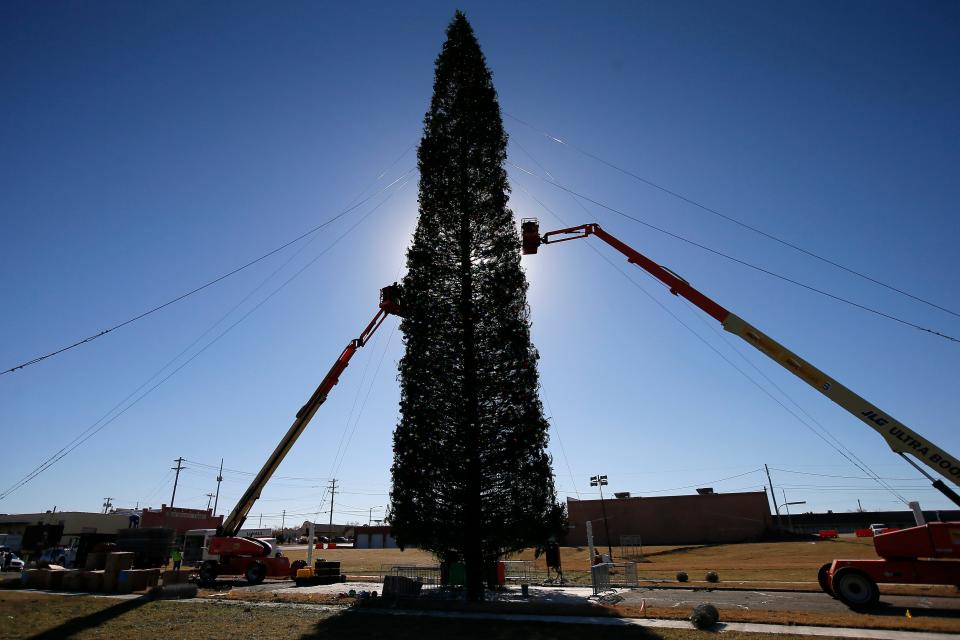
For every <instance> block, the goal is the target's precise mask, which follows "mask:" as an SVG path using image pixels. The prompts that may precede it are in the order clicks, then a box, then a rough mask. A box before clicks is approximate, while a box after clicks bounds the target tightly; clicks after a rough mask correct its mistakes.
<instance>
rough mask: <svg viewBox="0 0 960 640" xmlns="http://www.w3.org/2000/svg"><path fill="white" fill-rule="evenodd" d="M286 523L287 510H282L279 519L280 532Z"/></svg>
mask: <svg viewBox="0 0 960 640" xmlns="http://www.w3.org/2000/svg"><path fill="white" fill-rule="evenodd" d="M286 523H287V510H286V509H284V510H283V515H282V516H281V517H280V531H283V525H285V524H286Z"/></svg>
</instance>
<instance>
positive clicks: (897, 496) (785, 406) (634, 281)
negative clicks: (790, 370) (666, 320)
mask: <svg viewBox="0 0 960 640" xmlns="http://www.w3.org/2000/svg"><path fill="white" fill-rule="evenodd" d="M517 184H520V183H517ZM520 186H521V189H522V190H523V191H524V192H525V193H526V194H527V195H528V196H529V197H530V198H532V199H533V200H534V201H535V202H536V203H537V204H539V205H540V206H541V207H542V208H543V209H544V210H546V211H547V212H549V213H550V214H551V215H553V216H554V217H556V218H557V220H559V221H560V222H561V224H566V222H564V221H563V219H562V218H561V217H560V216H559V215H558V214H557V213H556V212H555V211H553V210H552V209H551V208H550V207H548V206H547V205H546V204H545V203H543V202H542V201H541V200H540V199H539V198H537V197H536V196H534V195H533V194H532V193H530V191H529V190H527V189H526V188H525V187H524V186H523V185H522V184H521V185H520ZM587 246H588V247H590V249H592V250H593V251H594V253H596V254H597V255H598V256H600V258H602V259H603V260H604V262H606V263H607V264H609V265H610V266H611V267H613V268H614V269H615V270H616V271H617V272H618V273H620V274H621V275H622V276H623V277H624V278H626V279H627V281H628V282H630V283H631V284H632V285H633V286H635V287H637V288H638V289H639V290H640V292H641V293H643V294H644V295H645V296H646V297H647V298H648V299H650V300H651V301H653V302H654V303H655V304H656V305H657V306H658V307H660V308H661V309H662V310H664V311H665V312H666V313H667V314H669V315H670V316H671V317H672V318H673V319H674V320H676V321H677V322H679V323H680V324H681V325H682V326H683V327H684V328H685V329H687V331H689V332H690V333H691V334H693V336H694V337H696V338H697V339H698V340H699V341H700V342H702V343H703V344H704V345H706V346H707V347H708V348H709V349H710V350H711V351H713V352H714V353H715V354H716V355H718V356H719V357H720V358H721V359H722V360H724V361H725V362H726V363H727V364H728V365H730V366H731V367H733V369H735V370H736V371H737V372H738V373H739V374H740V375H741V376H743V377H744V378H746V379H747V381H749V382H750V383H751V384H753V385H754V386H755V387H757V388H758V389H759V390H760V391H761V392H763V393H764V394H765V395H766V396H768V397H769V398H770V399H771V400H773V401H774V402H776V403H777V404H778V405H780V407H781V408H783V409H784V410H785V411H786V412H787V413H789V414H790V415H791V416H793V417H794V419H796V420H797V421H798V422H800V424H802V425H803V426H804V427H806V428H807V429H808V430H810V432H811V433H813V434H814V435H816V436H817V437H818V438H820V439H821V440H823V441H824V442H825V443H826V444H827V445H828V446H829V447H830V448H832V449H833V450H834V451H836V452H837V453H838V454H840V455H841V456H842V457H843V458H845V459H846V460H847V461H848V462H850V463H851V464H853V465H854V466H856V467H857V468H858V469H860V470H861V471H863V472H864V473H867V474H869V472H868V471H867V470H866V469H863V468H862V467H861V466H860V465H859V464H858V463H857V462H856V461H855V460H854V459H853V458H852V457H851V456H849V455H847V453H845V452H844V451H843V449H841V448H839V447H838V446H836V445H835V444H834V443H833V442H831V441H830V440H829V439H828V438H826V437H825V436H824V435H823V434H821V433H820V432H819V431H817V430H816V429H814V428H813V427H812V426H811V425H809V424H808V423H807V422H806V421H805V420H804V419H803V418H801V417H800V416H799V415H798V414H797V413H795V412H794V411H793V410H792V409H790V407H788V406H787V405H786V404H784V403H783V401H781V400H780V399H779V398H777V397H776V396H775V395H773V394H772V393H771V392H770V391H769V390H768V389H766V388H765V387H764V386H763V385H761V384H760V383H759V382H757V381H756V380H754V379H753V378H752V377H750V375H749V374H747V372H745V371H744V370H743V369H741V368H740V367H738V366H737V365H736V364H735V363H734V362H733V361H732V360H730V359H729V358H728V357H727V356H726V355H724V354H723V352H721V351H720V350H719V349H717V348H716V347H715V346H714V345H713V344H711V343H710V342H709V341H707V340H706V339H705V338H704V337H703V336H701V335H700V334H699V333H697V332H696V331H694V329H693V327H691V326H690V325H689V324H687V323H686V322H684V321H683V320H682V319H681V318H680V317H679V316H678V315H677V314H675V313H674V312H673V311H672V310H671V309H669V308H668V307H667V306H666V305H664V304H663V303H662V302H661V301H660V300H658V299H657V298H655V297H654V296H653V295H652V294H651V293H650V292H649V291H647V290H646V288H645V287H643V285H641V284H640V283H639V282H637V281H636V280H634V279H633V278H632V277H631V276H630V275H629V274H627V273H626V272H624V271H623V270H622V269H621V268H620V267H619V266H618V265H617V264H615V263H614V262H613V261H612V260H611V259H610V258H608V257H607V256H606V255H604V254H603V253H601V252H600V250H599V249H597V248H596V247H595V246H593V245H592V244H590V243H587ZM888 490H889V491H890V492H891V493H892V494H893V495H894V496H895V497H896V498H898V499H899V500H900V501H901V502H903V503H904V504H907V503H908V502H907V500H906V499H905V498H904V497H903V496H901V495H900V494H899V493H897V492H896V491H894V490H893V489H892V488H890V489H888Z"/></svg>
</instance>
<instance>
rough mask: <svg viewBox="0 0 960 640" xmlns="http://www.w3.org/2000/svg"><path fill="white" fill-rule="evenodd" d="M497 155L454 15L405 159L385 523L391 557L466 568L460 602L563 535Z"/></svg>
mask: <svg viewBox="0 0 960 640" xmlns="http://www.w3.org/2000/svg"><path fill="white" fill-rule="evenodd" d="M506 148H507V136H506V133H505V131H504V129H503V122H502V120H501V118H500V107H499V105H498V103H497V95H496V91H495V90H494V87H493V82H492V79H491V74H490V71H489V70H488V69H487V66H486V62H485V60H484V56H483V53H482V52H481V50H480V45H479V44H478V42H477V39H476V37H475V36H474V33H473V29H472V28H471V26H470V24H469V23H468V22H467V19H466V17H465V16H464V15H463V14H462V13H461V12H459V11H458V12H457V13H456V15H455V16H454V18H453V21H452V22H451V23H450V25H449V27H448V28H447V40H446V42H445V43H444V45H443V49H442V51H441V53H440V55H439V57H438V58H437V61H436V78H435V81H434V93H433V98H432V100H431V103H430V110H429V111H428V112H427V114H426V116H425V118H424V134H423V138H422V140H421V142H420V147H419V149H418V162H419V168H420V194H419V197H420V217H419V222H418V225H417V229H416V231H415V233H414V236H413V242H412V244H411V246H410V248H409V250H408V252H407V275H406V277H405V278H404V282H403V284H404V306H405V317H404V318H403V320H402V322H401V325H400V327H401V330H402V332H403V335H404V344H405V346H406V353H405V355H404V356H403V358H402V360H401V361H400V383H401V399H400V413H401V418H400V423H399V424H398V425H397V428H396V431H395V433H394V462H393V466H392V469H391V473H392V481H393V486H392V490H391V508H390V512H389V516H388V519H389V522H390V525H391V527H392V530H393V533H394V535H395V536H396V538H397V542H398V543H399V544H400V546H401V547H405V546H414V545H415V546H419V547H421V548H424V549H427V550H430V551H432V552H434V553H435V554H437V556H438V557H439V558H440V559H441V561H443V562H446V563H452V562H463V563H465V565H466V578H467V596H468V598H469V599H471V600H478V599H482V597H483V593H484V581H485V579H486V578H488V576H490V571H491V567H492V565H493V563H494V562H495V561H496V560H497V559H498V558H500V557H502V556H503V555H505V554H507V553H511V552H514V551H517V550H520V549H523V548H526V547H531V546H534V547H541V546H543V545H544V544H545V543H546V541H547V539H548V538H549V537H550V536H551V535H560V534H561V530H562V529H563V527H564V523H565V514H564V509H563V507H562V506H560V505H558V504H557V502H556V492H555V489H554V479H553V471H552V469H551V460H550V457H549V455H548V454H547V440H548V436H547V428H548V424H547V421H546V419H545V418H544V416H543V407H542V405H541V403H540V399H539V396H538V389H539V382H538V374H537V368H536V362H537V358H538V355H537V352H536V350H535V349H534V348H533V346H532V344H531V342H530V323H529V312H528V308H527V301H526V292H527V282H526V278H525V276H524V274H523V272H522V271H521V269H520V250H519V249H520V242H519V238H518V235H517V230H516V227H515V225H514V220H513V213H512V212H511V211H510V209H509V208H508V207H507V198H508V196H507V194H508V192H509V187H508V184H507V175H506V172H505V171H504V168H503V164H504V161H505V160H506Z"/></svg>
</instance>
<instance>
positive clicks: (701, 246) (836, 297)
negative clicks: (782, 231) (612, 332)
mask: <svg viewBox="0 0 960 640" xmlns="http://www.w3.org/2000/svg"><path fill="white" fill-rule="evenodd" d="M507 164H509V165H510V166H512V167H514V168H516V169H518V170H520V171H523V172H524V173H526V174H528V175H531V176H533V177H534V178H538V179H540V180H543V181H544V182H546V183H547V184H550V185H552V186H554V187H556V188H557V189H560V190H562V191H566V192H567V193H569V194H571V195H573V196H576V197H577V198H582V199H583V200H586V201H587V202H590V203H592V204H595V205H597V206H598V207H603V208H604V209H606V210H608V211H611V212H613V213H616V214H617V215H619V216H623V217H624V218H627V219H628V220H632V221H634V222H636V223H638V224H642V225H643V226H645V227H647V228H649V229H653V230H654V231H657V232H659V233H662V234H664V235H667V236H670V237H671V238H674V239H676V240H680V241H681V242H685V243H687V244H689V245H692V246H694V247H697V248H699V249H703V250H704V251H708V252H710V253H712V254H714V255H717V256H720V257H721V258H725V259H727V260H730V261H732V262H736V263H737V264H741V265H743V266H745V267H748V268H750V269H754V270H755V271H759V272H760V273H764V274H766V275H768V276H772V277H774V278H777V279H779V280H783V281H784V282H789V283H790V284H793V285H796V286H798V287H802V288H804V289H807V290H808V291H812V292H814V293H819V294H820V295H822V296H826V297H828V298H832V299H833V300H836V301H838V302H842V303H844V304H848V305H850V306H852V307H856V308H858V309H862V310H863V311H869V312H870V313H873V314H876V315H878V316H881V317H883V318H887V319H888V320H893V321H894V322H899V323H901V324H904V325H906V326H908V327H912V328H914V329H917V330H919V331H924V332H926V333H930V334H933V335H935V336H939V337H941V338H943V339H945V340H950V341H951V342H957V343H960V339H958V338H955V337H953V336H951V335H948V334H945V333H941V332H939V331H936V330H934V329H929V328H927V327H924V326H921V325H919V324H915V323H913V322H910V321H909V320H904V319H903V318H898V317H897V316H894V315H891V314H889V313H885V312H883V311H880V310H878V309H874V308H872V307H868V306H866V305H863V304H860V303H859V302H854V301H852V300H849V299H847V298H844V297H842V296H839V295H836V294H833V293H830V292H828V291H824V290H823V289H818V288H816V287H814V286H811V285H808V284H805V283H803V282H800V281H798V280H794V279H793V278H789V277H787V276H783V275H780V274H779V273H776V272H773V271H770V270H769V269H765V268H763V267H759V266H757V265H755V264H752V263H750V262H747V261H746V260H741V259H740V258H735V257H733V256H731V255H729V254H727V253H724V252H722V251H719V250H718V249H714V248H712V247H708V246H707V245H704V244H700V243H699V242H695V241H694V240H690V239H689V238H685V237H684V236H681V235H679V234H677V233H674V232H672V231H668V230H666V229H664V228H662V227H658V226H657V225H654V224H651V223H649V222H647V221H646V220H642V219H641V218H637V217H636V216H632V215H630V214H629V213H625V212H623V211H621V210H619V209H616V208H614V207H611V206H609V205H607V204H604V203H602V202H600V201H599V200H595V199H593V198H591V197H590V196H586V195H584V194H582V193H579V192H577V191H574V190H573V189H571V188H569V187H566V186H564V185H562V184H560V183H559V182H556V181H554V180H550V179H549V178H545V177H544V176H541V175H539V174H537V173H535V172H533V171H530V170H529V169H526V168H524V167H521V166H520V165H518V164H516V163H514V162H510V161H509V160H508V161H507Z"/></svg>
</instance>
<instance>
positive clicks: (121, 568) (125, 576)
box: [20, 551, 160, 593]
mask: <svg viewBox="0 0 960 640" xmlns="http://www.w3.org/2000/svg"><path fill="white" fill-rule="evenodd" d="M134 557H135V554H133V553H129V552H123V551H120V552H95V553H90V554H88V555H87V563H86V569H76V570H67V569H27V570H26V571H24V572H23V573H22V574H21V575H20V582H21V584H22V585H23V586H24V587H25V588H27V589H49V590H55V591H56V590H63V591H85V592H87V593H117V592H119V593H131V592H133V591H143V590H144V589H149V588H150V587H155V586H156V585H157V582H158V581H159V579H160V570H159V569H133V568H132V567H133V561H134Z"/></svg>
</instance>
